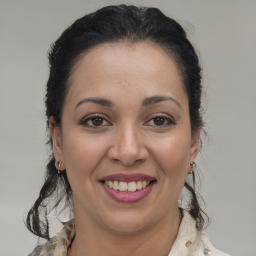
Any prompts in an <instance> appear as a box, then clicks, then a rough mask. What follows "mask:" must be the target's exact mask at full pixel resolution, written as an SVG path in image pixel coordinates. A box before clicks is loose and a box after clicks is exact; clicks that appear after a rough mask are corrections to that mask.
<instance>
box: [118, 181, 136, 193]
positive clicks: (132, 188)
mask: <svg viewBox="0 0 256 256" xmlns="http://www.w3.org/2000/svg"><path fill="white" fill-rule="evenodd" d="M120 183H121V182H120ZM128 191H129V192H134V191H136V182H135V181H132V182H129V183H128Z"/></svg>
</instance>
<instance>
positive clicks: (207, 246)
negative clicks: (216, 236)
mask: <svg viewBox="0 0 256 256" xmlns="http://www.w3.org/2000/svg"><path fill="white" fill-rule="evenodd" d="M201 241H202V243H203V245H204V255H205V256H208V255H209V256H230V255H229V254H227V253H224V252H222V251H219V250H217V249H216V248H215V247H214V246H213V245H212V243H211V242H210V240H209V239H208V237H207V236H206V235H205V234H201Z"/></svg>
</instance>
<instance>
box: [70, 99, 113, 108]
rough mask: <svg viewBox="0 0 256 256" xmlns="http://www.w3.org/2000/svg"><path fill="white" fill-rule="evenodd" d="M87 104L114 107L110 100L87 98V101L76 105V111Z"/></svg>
mask: <svg viewBox="0 0 256 256" xmlns="http://www.w3.org/2000/svg"><path fill="white" fill-rule="evenodd" d="M87 102H91V103H95V104H98V105H101V106H104V107H113V106H114V104H113V102H112V101H110V100H108V99H104V98H94V97H90V98H85V99H82V100H80V101H79V102H78V103H77V104H76V106H75V109H76V108H78V107H79V106H80V105H81V104H83V103H87Z"/></svg>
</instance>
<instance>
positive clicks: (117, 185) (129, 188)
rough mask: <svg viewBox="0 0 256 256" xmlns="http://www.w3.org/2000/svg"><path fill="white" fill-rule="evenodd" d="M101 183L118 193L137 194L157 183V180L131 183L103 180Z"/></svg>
mask: <svg viewBox="0 0 256 256" xmlns="http://www.w3.org/2000/svg"><path fill="white" fill-rule="evenodd" d="M100 182H102V183H103V184H105V185H106V186H107V187H109V188H111V189H114V190H117V191H121V192H136V191H140V190H142V189H144V188H146V187H148V186H149V185H150V184H152V183H155V182H156V180H151V181H150V180H139V181H130V182H126V181H117V180H101V181H100Z"/></svg>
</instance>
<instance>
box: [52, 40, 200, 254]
mask: <svg viewBox="0 0 256 256" xmlns="http://www.w3.org/2000/svg"><path fill="white" fill-rule="evenodd" d="M155 95H160V96H165V97H171V98H172V99H171V100H163V101H160V102H158V103H155V102H153V103H152V102H151V104H149V105H147V106H142V102H143V100H145V98H147V97H152V96H155ZM88 97H94V98H95V97H97V98H104V99H107V100H110V101H111V102H112V105H113V106H111V107H110V106H102V105H99V104H96V103H93V102H81V101H83V100H84V99H86V98H88ZM79 102H80V104H78V103H79ZM95 115H97V116H100V117H102V118H103V119H100V120H99V122H98V123H97V122H96V124H97V125H98V126H96V127H95V126H93V123H92V120H90V119H89V118H90V117H93V116H95ZM157 116H162V118H163V119H161V120H162V121H163V125H159V122H157V120H156V119H154V118H156V117H157ZM93 120H94V124H95V119H93ZM50 123H51V125H50V130H51V134H52V139H53V151H54V156H55V158H56V161H60V160H61V161H62V162H63V164H62V166H61V168H60V169H61V170H63V169H66V171H67V175H68V179H69V182H70V185H71V187H72V191H73V204H74V215H75V223H76V237H75V240H74V242H73V243H72V246H71V248H70V249H69V251H68V255H69V256H70V255H72V256H80V255H83V256H86V255H90V256H96V255H102V252H104V255H112V256H113V255H131V254H132V255H159V256H161V255H168V253H169V252H170V250H171V247H172V245H173V242H174V241H175V238H176V236H177V232H178V228H179V224H180V220H181V216H180V213H179V210H178V197H179V195H180V193H181V190H182V188H183V185H184V182H185V178H186V175H187V174H188V173H189V172H190V171H191V166H190V162H192V161H194V160H195V158H196V155H197V153H198V149H199V132H200V129H198V131H196V132H195V133H193V134H192V132H191V127H190V118H189V107H188V98H187V95H186V92H185V90H184V86H183V84H182V79H181V76H180V73H179V70H178V68H177V66H176V63H175V62H174V61H173V59H172V58H171V56H170V55H169V54H167V52H166V51H165V50H163V49H162V48H161V47H160V46H157V45H155V44H153V43H150V42H140V43H135V44H130V43H127V42H117V43H106V44H101V45H99V46H96V47H94V48H93V49H91V50H89V51H88V52H87V53H85V54H84V56H83V57H82V58H81V59H80V61H79V62H78V63H77V64H76V66H75V68H74V70H73V73H72V77H71V79H70V88H69V90H68V93H67V95H66V99H65V102H64V106H63V112H62V122H61V128H60V127H58V126H56V125H54V119H53V118H51V120H50ZM116 173H124V174H129V173H143V174H147V175H150V176H153V177H154V178H155V179H157V182H156V183H155V185H154V186H153V188H152V190H151V192H150V193H149V195H147V196H146V197H145V198H143V199H142V200H140V201H138V202H135V203H120V202H117V201H115V200H113V199H112V198H110V197H109V195H108V194H106V192H105V191H104V189H103V187H102V184H101V183H99V179H100V178H101V177H103V176H106V175H111V174H116ZM156 244H157V245H158V246H155V245H156Z"/></svg>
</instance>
